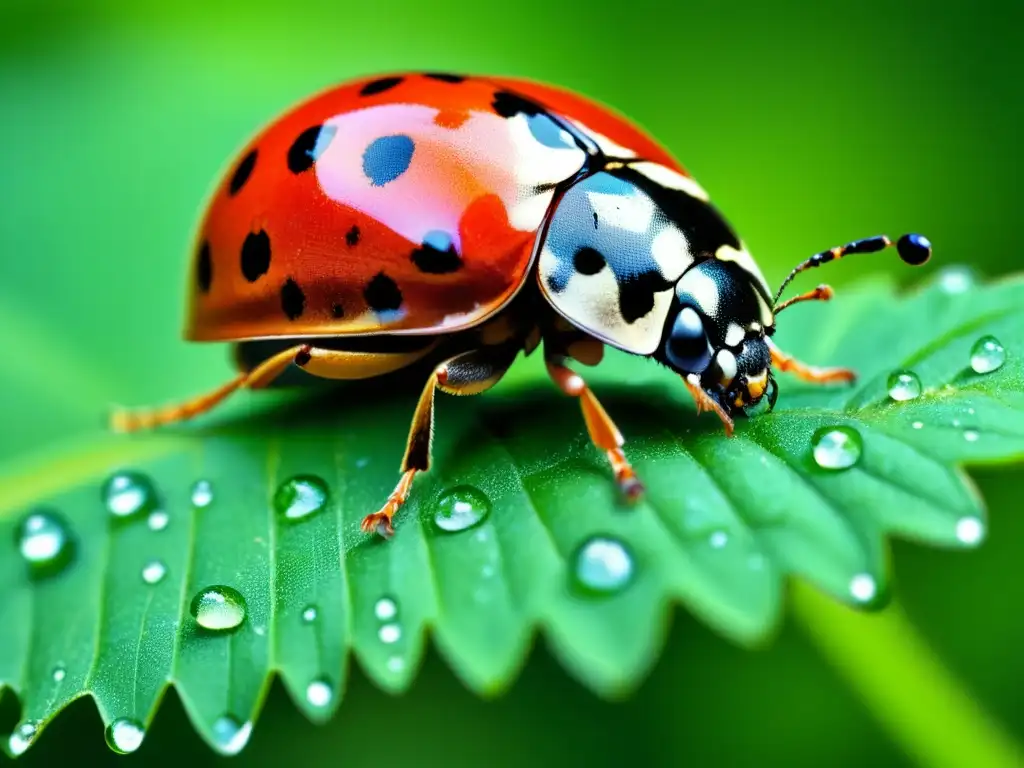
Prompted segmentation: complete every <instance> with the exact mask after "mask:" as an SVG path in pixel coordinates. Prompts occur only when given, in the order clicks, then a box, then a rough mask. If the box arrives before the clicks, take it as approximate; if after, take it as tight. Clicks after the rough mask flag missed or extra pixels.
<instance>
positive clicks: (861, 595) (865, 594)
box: [850, 573, 878, 603]
mask: <svg viewBox="0 0 1024 768" xmlns="http://www.w3.org/2000/svg"><path fill="white" fill-rule="evenodd" d="M877 593H878V584H877V583H876V582H875V579H874V577H873V576H871V575H870V574H867V573H858V574H857V575H856V576H854V577H853V578H852V579H850V595H851V596H852V597H853V599H854V600H856V601H857V602H858V603H869V602H871V601H872V600H874V599H875V595H876V594H877Z"/></svg>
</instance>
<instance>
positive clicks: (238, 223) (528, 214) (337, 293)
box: [113, 73, 931, 536]
mask: <svg viewBox="0 0 1024 768" xmlns="http://www.w3.org/2000/svg"><path fill="white" fill-rule="evenodd" d="M891 245H893V242H892V241H890V240H889V239H888V238H887V237H885V236H877V237H870V238H867V239H864V240H858V241H856V242H853V243H849V244H848V245H845V246H840V247H837V248H832V249H830V250H827V251H823V252H822V253H819V254H816V255H815V256H812V257H811V258H810V259H807V260H806V261H804V262H803V263H801V264H799V265H798V266H797V267H796V268H795V269H794V270H793V271H792V272H791V273H790V275H789V276H788V277H787V278H786V280H785V281H784V282H783V284H782V287H781V288H780V289H779V290H778V291H777V292H776V293H775V294H774V296H773V295H772V293H771V292H770V290H769V289H768V286H767V284H766V282H765V279H764V277H763V276H762V274H761V272H760V270H759V269H758V266H757V264H756V263H755V262H754V260H753V258H751V256H750V254H749V253H748V252H747V249H746V247H745V246H744V244H743V242H742V241H741V240H740V239H739V238H738V237H737V236H736V234H735V233H734V232H733V230H732V229H731V228H730V226H729V225H728V224H727V223H726V221H725V220H724V219H723V218H722V216H721V215H720V214H719V213H718V211H717V210H716V209H715V208H714V207H713V206H712V205H711V203H710V202H709V199H708V195H707V193H706V192H705V191H704V189H703V188H701V186H700V185H699V184H698V183H697V182H696V181H695V180H694V179H693V178H692V177H691V176H690V175H689V174H688V173H687V172H686V170H685V169H684V168H683V167H682V166H681V165H680V164H679V163H678V162H677V161H676V160H675V159H674V158H673V157H672V156H671V155H669V154H668V152H667V151H666V150H665V149H664V148H662V147H661V146H660V145H659V144H658V143H657V142H656V141H655V140H654V139H652V138H651V137H649V136H648V135H646V134H645V133H644V132H642V131H641V130H640V129H639V128H638V127H636V126H635V125H633V124H632V123H630V122H629V121H627V120H626V119H624V118H623V117H621V116H620V115H618V114H616V113H614V112H612V111H610V110H609V109H607V108H606V107H603V106H600V105H598V104H596V103H594V102H592V101H589V100H587V99H585V98H583V97H581V96H578V95H575V94H573V93H570V92H567V91H564V90H560V89H557V88H554V87H551V86H547V85H541V84H538V83H533V82H528V81H522V80H510V79H499V78H489V77H462V76H458V75H450V74H440V73H405V74H395V75H388V76H385V77H378V78H375V79H366V80H359V81H354V82H349V83H345V84H342V85H340V86H338V87H335V88H332V89H330V90H328V91H325V92H323V93H321V94H319V95H316V96H314V97H312V98H311V99H309V100H307V101H305V102H304V103H301V104H299V105H297V106H296V107H294V108H293V109H291V110H290V111H288V112H287V113H285V114H284V115H283V116H281V117H280V118H278V119H277V120H276V121H274V122H273V123H272V124H271V125H269V126H268V127H267V128H265V129H264V130H263V131H262V132H260V133H259V134H258V135H257V136H256V137H255V138H254V139H253V140H252V141H251V142H250V143H249V144H248V146H247V147H246V148H245V149H244V150H243V151H242V153H241V155H240V157H239V158H238V160H237V161H236V163H235V164H234V166H233V167H232V169H231V170H230V172H229V173H228V174H227V175H226V178H224V179H223V180H222V182H221V183H220V185H219V186H218V188H217V190H216V191H215V193H214V195H213V197H212V200H211V201H210V203H209V206H208V209H207V211H206V214H205V216H204V217H203V220H202V224H201V227H200V228H199V231H198V234H197V238H196V243H195V249H194V258H193V262H192V271H191V293H190V306H189V320H188V327H187V333H186V336H187V338H188V339H190V340H194V341H229V342H233V343H234V344H236V345H237V352H238V354H237V355H236V358H237V359H238V360H239V361H240V367H241V368H242V370H241V372H240V373H239V374H238V376H237V377H236V378H235V379H233V380H232V381H231V382H229V383H228V384H226V385H224V386H223V387H221V388H220V389H217V390H216V391H214V392H211V393H209V394H206V395H203V396H201V397H197V398H195V399H192V400H190V401H188V402H185V403H183V404H181V405H177V406H173V407H168V408H161V409H155V410H151V411H148V412H137V413H132V412H119V413H117V414H115V415H114V419H113V421H114V426H115V428H118V429H121V430H135V429H140V428H146V427H153V426H156V425H161V424H168V423H171V422H176V421H180V420H183V419H188V418H191V417H193V416H196V415H197V414H200V413H203V412H205V411H208V410H210V409H211V408H213V407H214V406H216V405H217V404H218V403H219V402H221V401H222V400H224V399H225V398H226V397H227V396H228V395H230V394H231V393H232V392H234V391H235V390H237V389H240V388H249V389H258V388H261V387H265V386H268V385H269V384H270V383H272V382H273V381H274V379H275V378H277V377H278V376H279V375H280V374H282V373H283V372H284V371H285V370H287V369H288V368H289V367H290V366H293V365H295V366H298V367H299V368H302V369H304V370H305V371H306V372H308V373H310V374H312V375H314V376H320V377H325V378H329V379H350V380H351V379H366V378H371V377H374V376H380V375H383V374H386V373H391V372H393V371H396V370H399V369H402V368H405V367H407V366H409V365H411V364H413V363H417V362H420V361H422V360H424V359H427V360H430V361H431V362H433V363H435V367H434V369H433V373H432V375H431V376H430V377H429V380H428V381H427V383H426V387H425V388H424V390H423V394H422V395H421V397H420V399H419V402H418V404H417V406H416V410H415V412H414V414H413V417H412V427H411V429H410V432H409V437H408V441H407V443H406V448H405V455H404V458H403V459H402V466H401V478H400V479H399V481H398V484H397V486H396V488H395V490H394V491H393V492H392V494H391V495H390V496H389V497H388V498H387V500H386V502H385V503H384V505H383V507H382V508H381V509H380V510H378V511H376V512H373V513H372V514H369V515H367V516H366V518H365V519H364V521H363V526H362V527H363V530H365V531H367V532H373V531H377V532H378V533H380V534H382V535H385V536H387V535H390V534H392V533H393V530H394V529H393V527H392V521H393V519H394V517H395V514H396V513H397V512H398V511H399V509H400V508H401V506H402V504H403V503H404V502H405V501H406V499H408V497H409V493H410V491H411V489H412V484H413V478H414V476H415V475H416V473H417V472H424V471H426V470H427V469H428V468H429V466H430V443H431V432H432V429H433V407H434V393H435V391H436V390H438V389H440V390H441V391H443V392H448V393H452V394H460V395H468V394H477V393H480V392H483V391H485V390H487V389H489V388H490V387H492V386H493V385H494V384H495V383H497V382H498V381H499V380H500V379H501V377H502V375H503V374H504V373H505V372H506V371H507V370H508V368H509V366H511V365H512V363H513V361H514V360H515V359H516V357H517V356H518V355H519V353H520V352H523V353H525V354H530V353H532V352H533V351H534V350H535V349H536V348H537V347H538V346H540V345H541V344H543V354H544V360H545V362H546V365H547V370H548V373H549V374H550V376H551V379H552V381H553V382H554V383H555V385H556V386H557V387H558V388H559V389H561V390H562V392H564V393H565V394H566V395H569V396H571V397H575V398H577V399H578V400H579V402H580V405H581V407H582V410H583V416H584V420H585V422H586V427H587V430H588V432H589V433H590V437H591V439H592V440H593V442H594V444H595V445H596V446H597V447H598V448H599V449H601V450H602V451H604V453H605V454H606V455H607V457H608V461H609V463H610V464H611V468H612V470H613V472H614V474H615V479H616V481H617V483H618V485H619V487H620V488H621V489H622V491H623V493H624V494H625V495H626V496H627V497H629V498H636V497H638V496H639V495H640V494H641V493H642V491H643V487H642V485H641V483H640V481H639V479H638V478H637V476H636V474H635V473H634V471H633V469H632V467H631V466H630V464H629V461H628V460H627V458H626V456H625V454H624V453H623V450H622V446H623V442H624V441H623V437H622V434H621V433H620V432H619V429H618V428H617V427H616V426H615V423H614V422H613V421H612V419H611V417H610V416H609V415H608V413H607V412H606V411H605V410H604V408H603V407H602V406H601V404H600V402H599V401H598V399H597V397H596V396H595V395H594V393H593V392H592V391H591V390H590V388H589V387H588V386H587V384H586V382H585V381H584V379H583V378H582V377H581V376H580V375H579V374H578V373H576V372H575V371H574V370H573V369H572V368H570V367H569V361H570V360H574V361H576V362H578V363H581V364H584V365H594V364H596V363H597V362H599V361H600V359H601V356H602V352H603V350H604V345H606V344H608V345H611V346H612V347H616V348H618V349H621V350H624V351H626V352H629V353H632V354H635V355H640V356H643V357H649V358H653V359H654V360H657V361H658V362H660V363H662V364H664V365H666V366H668V367H669V368H670V369H672V370H673V371H675V372H676V373H678V374H679V376H680V378H681V379H682V383H683V386H685V387H686V388H687V390H688V391H689V393H690V394H691V395H692V397H693V399H694V401H695V402H696V405H697V410H698V412H699V411H705V410H706V411H712V412H713V413H715V414H716V415H717V416H718V418H719V419H721V421H722V424H723V425H724V426H725V431H726V433H727V434H732V430H733V418H734V416H737V415H743V414H744V413H745V412H746V411H747V409H749V408H750V407H751V406H753V405H755V404H757V403H758V402H760V401H761V400H762V399H763V398H765V397H767V398H768V403H769V405H774V402H775V398H776V395H777V389H776V386H775V380H774V377H773V374H772V371H773V369H778V370H782V371H789V372H791V373H793V374H794V375H796V376H798V377H799V378H802V379H805V380H807V381H813V382H841V381H850V380H852V379H853V377H854V374H853V372H851V371H848V370H845V369H838V368H835V369H825V368H815V367H812V366H809V365H805V364H804V363H801V362H799V361H797V360H795V359H794V358H792V357H791V356H789V355H787V354H786V353H784V352H783V351H782V350H780V349H778V347H776V345H775V344H774V343H773V342H772V340H771V337H772V334H773V333H774V331H775V316H776V315H777V314H778V313H779V312H781V311H782V310H783V309H785V308H786V307H789V306H792V305H793V304H794V303H796V302H800V301H809V300H827V299H829V298H830V297H831V296H832V291H831V289H830V288H828V287H827V286H819V287H818V288H816V289H814V290H812V291H809V292H807V293H804V294H801V295H799V296H795V297H793V298H791V299H789V300H788V301H785V302H782V303H780V302H779V298H780V297H781V294H782V291H783V289H784V288H785V287H786V286H787V285H788V284H789V282H790V280H792V279H793V277H795V276H796V275H797V274H799V273H800V272H803V271H804V270H807V269H810V268H811V267H817V266H820V265H822V264H825V263H827V262H829V261H834V260H836V259H840V258H842V257H843V256H846V255H849V254H853V253H868V252H872V251H879V250H882V249H884V248H888V247H889V246H891ZM895 245H896V249H897V251H898V253H899V255H900V256H901V257H902V258H903V260H904V261H906V262H908V263H910V264H921V263H924V262H925V261H926V260H927V259H928V258H929V256H930V254H931V246H930V244H929V243H928V241H927V240H926V239H925V238H924V237H922V236H920V235H904V236H903V237H901V238H900V239H899V241H898V242H896V243H895ZM395 336H402V337H405V338H404V339H403V343H401V344H397V343H396V341H397V340H396V339H395V338H394V337H395ZM389 337H390V338H389ZM254 357H258V359H256V360H255V361H254V362H252V363H251V364H249V363H247V362H246V361H253V358H254Z"/></svg>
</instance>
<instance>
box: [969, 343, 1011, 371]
mask: <svg viewBox="0 0 1024 768" xmlns="http://www.w3.org/2000/svg"><path fill="white" fill-rule="evenodd" d="M1005 362H1006V350H1005V349H1004V348H1003V345H1002V344H1000V343H999V339H997V338H996V337H995V336H984V337H982V338H980V339H978V340H977V341H976V342H975V343H974V346H973V347H971V368H972V369H973V370H974V372H975V373H992V371H997V370H999V369H1000V368H1002V367H1003V363H1005Z"/></svg>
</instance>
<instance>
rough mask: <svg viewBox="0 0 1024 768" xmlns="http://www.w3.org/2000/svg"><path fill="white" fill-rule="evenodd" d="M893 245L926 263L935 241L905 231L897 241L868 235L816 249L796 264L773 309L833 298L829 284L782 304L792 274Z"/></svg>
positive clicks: (916, 261) (908, 257)
mask: <svg viewBox="0 0 1024 768" xmlns="http://www.w3.org/2000/svg"><path fill="white" fill-rule="evenodd" d="M892 245H895V246H896V252H897V253H898V254H899V255H900V258H901V259H903V261H905V262H906V263H907V264H910V265H912V266H915V267H917V266H920V265H921V264H924V263H925V262H926V261H928V259H930V258H931V257H932V244H931V243H930V242H928V238H927V237H925V236H924V235H903V237H901V238H900V239H899V240H897V241H896V242H895V243H893V241H892V240H890V239H889V238H888V237H886V236H885V235H877V236H875V237H867V238H864V239H863V240H854V241H853V242H852V243H847V244H846V245H841V246H839V247H837V248H832V249H830V250H827V251H822V252H821V253H816V254H814V255H813V256H811V258H809V259H807V260H806V261H803V262H801V263H800V264H797V265H796V267H794V269H793V271H792V272H790V273H789V275H788V276H787V277H786V279H785V280H783V281H782V285H780V286H779V290H778V292H777V293H776V294H775V299H774V300H773V302H772V303H773V304H774V305H775V307H774V310H773V311H774V312H775V313H776V314H777V313H779V312H781V311H782V310H783V309H785V308H786V307H788V306H791V305H793V304H796V303H798V302H801V301H810V300H812V299H817V300H827V299H830V298H832V289H831V288H829V287H828V286H827V285H819V286H818V287H817V288H815V289H814V290H813V291H808V292H807V293H804V294H801V295H799V296H795V297H793V298H792V299H790V300H789V301H785V302H783V303H782V304H779V298H780V297H781V296H782V292H783V291H784V290H786V286H787V285H789V284H790V282H792V280H793V278H794V277H796V276H797V275H799V274H800V273H801V272H806V271H807V270H808V269H811V268H813V267H820V266H821V265H822V264H828V263H829V262H830V261H835V260H836V259H841V258H843V257H844V256H849V255H850V254H853V253H874V252H875V251H884V250H885V249H886V248H889V247H891V246H892Z"/></svg>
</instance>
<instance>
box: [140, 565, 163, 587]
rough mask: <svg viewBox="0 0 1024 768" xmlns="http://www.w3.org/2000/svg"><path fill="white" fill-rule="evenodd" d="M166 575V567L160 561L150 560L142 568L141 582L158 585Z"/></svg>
mask: <svg viewBox="0 0 1024 768" xmlns="http://www.w3.org/2000/svg"><path fill="white" fill-rule="evenodd" d="M166 575H167V566H166V565H164V564H163V562H162V561H160V560H150V561H149V562H148V563H146V565H145V566H143V568H142V580H143V581H144V582H146V583H147V584H159V583H160V582H161V581H163V580H164V576H166Z"/></svg>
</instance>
